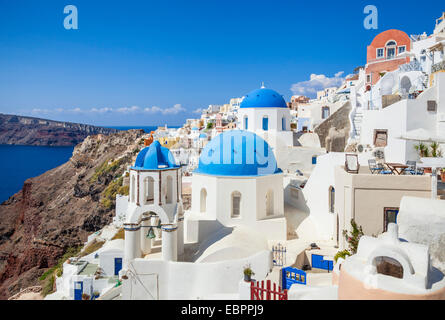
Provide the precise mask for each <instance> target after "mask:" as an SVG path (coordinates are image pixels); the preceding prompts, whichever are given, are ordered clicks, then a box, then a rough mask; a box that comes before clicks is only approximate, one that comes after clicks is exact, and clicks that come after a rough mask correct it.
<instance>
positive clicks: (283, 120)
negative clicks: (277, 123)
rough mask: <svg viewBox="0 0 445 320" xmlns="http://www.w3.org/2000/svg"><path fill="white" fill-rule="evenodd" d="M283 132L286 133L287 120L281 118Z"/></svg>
mask: <svg viewBox="0 0 445 320" xmlns="http://www.w3.org/2000/svg"><path fill="white" fill-rule="evenodd" d="M281 130H282V131H286V118H285V117H283V118H281Z"/></svg>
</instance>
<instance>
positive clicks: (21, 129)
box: [0, 113, 118, 147]
mask: <svg viewBox="0 0 445 320" xmlns="http://www.w3.org/2000/svg"><path fill="white" fill-rule="evenodd" d="M117 131H118V130H117V129H112V128H104V127H96V126H91V125H87V124H80V123H72V122H63V121H54V120H47V119H40V118H33V117H25V116H17V115H8V114H1V113H0V144H10V145H28V146H51V147H55V146H75V145H77V144H78V143H80V142H82V141H83V140H84V139H85V138H86V137H87V136H89V135H95V134H105V135H108V134H110V133H115V132H117Z"/></svg>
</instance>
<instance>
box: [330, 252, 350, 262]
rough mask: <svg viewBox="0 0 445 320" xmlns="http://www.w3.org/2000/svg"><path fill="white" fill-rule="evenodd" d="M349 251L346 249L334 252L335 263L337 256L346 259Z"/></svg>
mask: <svg viewBox="0 0 445 320" xmlns="http://www.w3.org/2000/svg"><path fill="white" fill-rule="evenodd" d="M350 255H351V253H350V252H349V251H348V250H343V251H339V252H337V253H336V254H335V256H334V260H335V263H337V260H338V258H343V259H346V257H347V256H350Z"/></svg>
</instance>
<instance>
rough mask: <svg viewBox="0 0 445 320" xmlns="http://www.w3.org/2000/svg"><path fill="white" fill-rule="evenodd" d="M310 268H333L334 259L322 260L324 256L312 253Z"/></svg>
mask: <svg viewBox="0 0 445 320" xmlns="http://www.w3.org/2000/svg"><path fill="white" fill-rule="evenodd" d="M312 268H317V269H323V270H328V271H329V270H333V269H334V261H332V260H324V257H323V256H321V255H319V254H313V255H312Z"/></svg>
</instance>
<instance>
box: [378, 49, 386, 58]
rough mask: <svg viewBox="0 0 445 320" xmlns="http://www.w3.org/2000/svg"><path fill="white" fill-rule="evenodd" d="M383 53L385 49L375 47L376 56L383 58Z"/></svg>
mask: <svg viewBox="0 0 445 320" xmlns="http://www.w3.org/2000/svg"><path fill="white" fill-rule="evenodd" d="M384 55H385V49H383V48H378V49H377V58H383V56H384Z"/></svg>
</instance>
